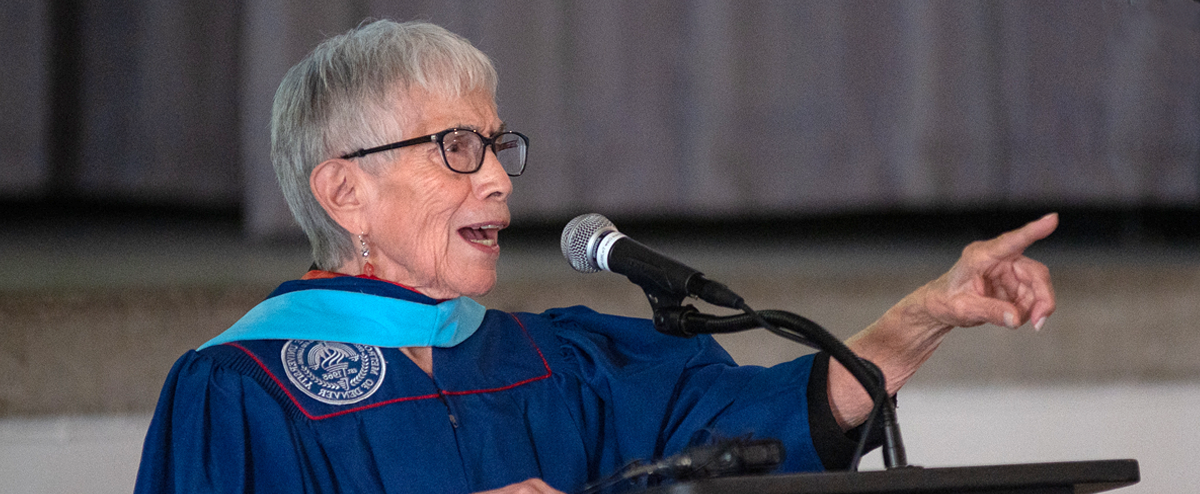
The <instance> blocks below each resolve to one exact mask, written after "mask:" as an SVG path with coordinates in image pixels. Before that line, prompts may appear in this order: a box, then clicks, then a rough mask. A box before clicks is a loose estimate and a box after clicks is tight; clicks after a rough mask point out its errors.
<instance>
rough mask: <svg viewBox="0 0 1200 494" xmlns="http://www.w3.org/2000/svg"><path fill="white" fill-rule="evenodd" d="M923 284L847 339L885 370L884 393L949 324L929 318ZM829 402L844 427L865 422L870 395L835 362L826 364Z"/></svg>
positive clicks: (902, 380) (928, 352) (933, 347)
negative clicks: (827, 365)
mask: <svg viewBox="0 0 1200 494" xmlns="http://www.w3.org/2000/svg"><path fill="white" fill-rule="evenodd" d="M928 290H929V287H928V286H924V287H921V288H920V289H918V290H917V291H915V292H913V293H911V294H909V295H908V296H907V297H905V298H904V299H903V300H901V301H900V302H899V303H897V304H896V305H894V306H892V308H891V309H889V310H888V311H887V312H885V313H884V314H883V316H882V317H880V318H879V320H877V321H875V322H874V323H873V324H871V325H870V326H868V327H867V328H866V329H864V330H862V331H860V332H859V333H858V334H856V335H854V336H853V337H851V338H850V339H849V340H846V346H848V347H850V349H851V350H853V351H854V353H856V354H857V355H858V356H860V357H862V358H865V359H867V360H870V361H871V362H872V363H874V364H875V365H877V366H879V368H880V369H881V370H882V371H883V375H884V377H885V379H886V381H887V388H888V394H889V395H893V394H895V393H896V392H897V391H899V389H900V387H901V386H904V383H906V382H908V379H909V378H911V377H912V375H913V373H915V372H916V370H917V369H918V368H919V367H920V366H921V364H923V363H925V361H926V360H928V359H929V357H930V356H931V355H932V354H933V352H934V350H936V349H937V347H938V345H940V344H941V342H942V339H944V338H945V337H946V335H947V334H948V333H949V332H950V330H951V329H952V326H949V325H946V324H943V323H940V322H938V321H937V320H935V319H933V318H932V317H930V316H929V311H928V310H926V300H925V297H926V295H927V293H928ZM828 382H829V390H828V393H829V406H830V408H831V409H832V410H833V415H834V418H836V419H837V422H838V425H839V426H841V427H842V429H843V430H849V429H851V428H854V427H855V426H857V425H859V424H861V423H862V422H863V421H864V420H866V418H867V415H868V414H869V413H870V412H871V405H872V403H871V399H870V397H869V396H868V395H867V393H866V391H864V390H863V388H862V386H861V385H860V384H859V383H858V380H856V379H855V378H854V376H853V375H851V374H850V372H849V371H847V370H846V368H845V367H842V365H841V364H840V363H838V362H836V361H833V360H831V361H830V363H829V381H828Z"/></svg>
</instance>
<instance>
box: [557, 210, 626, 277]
mask: <svg viewBox="0 0 1200 494" xmlns="http://www.w3.org/2000/svg"><path fill="white" fill-rule="evenodd" d="M616 230H617V227H616V226H614V225H613V223H612V222H611V221H608V218H605V217H604V216H601V215H599V214H597V213H588V214H581V215H579V216H576V217H575V219H573V220H571V222H570V223H567V226H566V227H564V228H563V232H562V239H561V241H560V244H561V247H562V253H563V257H566V258H567V262H570V263H571V267H573V268H575V270H576V271H579V272H581V273H595V272H596V271H599V270H600V265H599V264H596V254H595V252H594V251H595V245H596V242H597V241H598V240H599V238H600V234H601V233H603V232H605V231H616Z"/></svg>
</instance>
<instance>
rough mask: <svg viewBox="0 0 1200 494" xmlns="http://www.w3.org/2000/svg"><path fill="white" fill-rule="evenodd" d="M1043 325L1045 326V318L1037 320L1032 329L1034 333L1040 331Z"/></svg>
mask: <svg viewBox="0 0 1200 494" xmlns="http://www.w3.org/2000/svg"><path fill="white" fill-rule="evenodd" d="M1045 325H1046V318H1044V317H1043V318H1041V319H1038V320H1037V322H1035V323H1033V329H1034V330H1035V331H1041V330H1042V326H1045Z"/></svg>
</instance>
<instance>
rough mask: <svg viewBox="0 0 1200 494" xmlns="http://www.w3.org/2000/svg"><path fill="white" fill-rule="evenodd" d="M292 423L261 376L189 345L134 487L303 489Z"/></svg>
mask: <svg viewBox="0 0 1200 494" xmlns="http://www.w3.org/2000/svg"><path fill="white" fill-rule="evenodd" d="M290 424H291V423H290V422H289V420H288V418H287V416H286V415H285V413H284V412H283V410H282V409H281V408H280V406H279V405H278V403H277V402H276V401H275V400H274V399H273V398H272V397H271V396H269V395H268V394H267V393H266V392H264V391H263V389H262V387H261V386H259V385H258V383H256V382H254V381H253V380H252V379H250V378H248V377H245V376H243V375H239V374H238V373H235V372H232V371H230V370H228V369H225V368H223V367H221V366H218V365H216V363H215V361H214V360H213V359H211V358H209V357H208V356H206V355H204V354H199V353H196V352H194V351H191V352H188V353H187V354H185V355H184V356H183V357H181V358H180V359H179V360H178V361H177V362H176V363H175V366H174V367H172V369H171V372H170V374H169V375H168V377H167V381H166V384H165V385H164V386H163V391H162V395H161V396H160V398H159V401H158V406H157V407H156V409H155V412H154V418H153V419H152V420H151V423H150V430H149V432H148V433H147V434H146V442H145V445H144V447H143V449H142V460H141V466H140V467H139V469H138V475H137V483H136V485H135V487H134V492H135V493H139V494H149V493H174V492H221V493H224V492H229V493H233V492H237V493H242V492H256V493H274V492H279V493H284V492H288V493H297V492H305V491H306V489H305V487H304V486H305V482H304V477H305V475H304V474H303V473H302V472H300V471H299V470H300V469H299V468H298V465H299V464H300V463H299V456H298V454H297V451H296V448H295V447H294V446H295V445H293V444H288V442H289V438H292V437H294V436H293V435H292V434H291V432H292V431H291V428H290ZM259 472H263V473H262V474H259ZM265 472H271V473H270V474H266V473H265Z"/></svg>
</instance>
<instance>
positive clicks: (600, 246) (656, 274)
mask: <svg viewBox="0 0 1200 494" xmlns="http://www.w3.org/2000/svg"><path fill="white" fill-rule="evenodd" d="M561 244H562V252H563V256H564V257H566V258H567V261H568V262H570V263H571V267H573V268H575V270H576V271H579V272H582V273H595V272H596V271H600V270H604V271H610V272H613V273H617V274H622V275H625V276H626V277H627V278H629V281H632V282H634V283H635V284H637V285H638V286H640V287H642V289H643V290H645V291H646V295H647V296H649V297H650V298H651V302H652V303H654V302H655V297H658V298H659V299H670V300H672V301H674V302H675V303H676V305H678V303H681V302H682V301H683V299H684V298H686V297H689V296H694V297H697V298H699V299H700V300H703V301H705V302H708V303H710V304H713V305H716V306H719V307H727V308H731V309H738V310H741V307H742V305H743V300H742V297H741V296H739V295H738V294H736V293H734V292H733V291H732V290H730V289H729V288H728V287H726V286H725V285H722V284H720V283H717V282H715V281H712V280H710V279H708V278H705V277H704V273H701V272H700V271H697V270H695V269H693V268H691V267H688V266H687V265H685V264H683V263H681V262H679V261H676V260H674V259H671V258H669V257H667V256H664V255H662V254H659V253H658V252H655V251H654V250H653V249H651V248H649V247H646V246H645V245H642V244H641V243H640V242H638V241H636V240H634V239H632V238H629V237H628V236H626V235H625V234H623V233H621V232H619V231H617V227H616V226H614V225H613V223H612V222H611V221H609V220H608V218H605V217H604V216H601V215H599V214H596V213H588V214H584V215H580V216H576V217H575V219H573V220H571V222H570V223H567V226H566V227H565V228H563V233H562V241H561Z"/></svg>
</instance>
